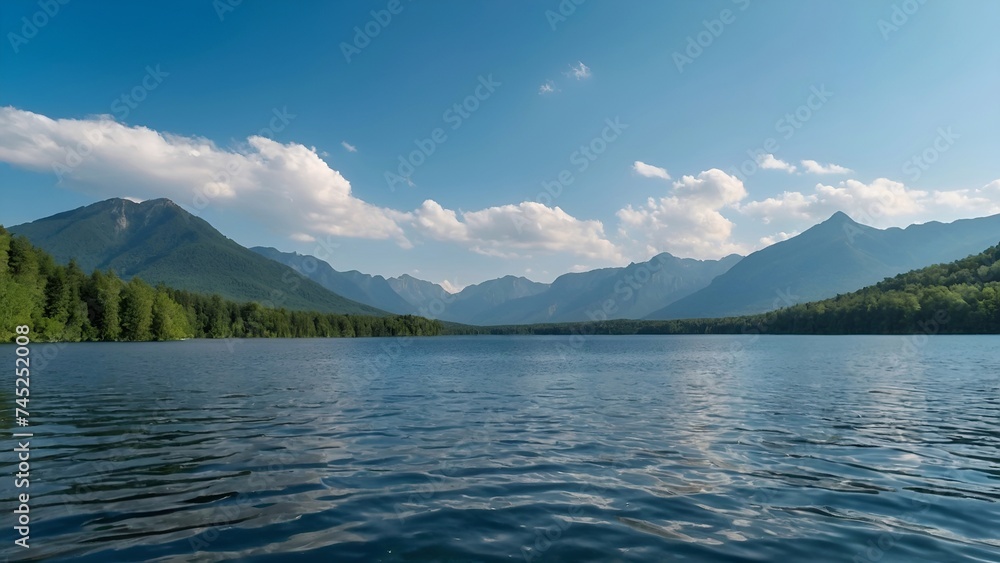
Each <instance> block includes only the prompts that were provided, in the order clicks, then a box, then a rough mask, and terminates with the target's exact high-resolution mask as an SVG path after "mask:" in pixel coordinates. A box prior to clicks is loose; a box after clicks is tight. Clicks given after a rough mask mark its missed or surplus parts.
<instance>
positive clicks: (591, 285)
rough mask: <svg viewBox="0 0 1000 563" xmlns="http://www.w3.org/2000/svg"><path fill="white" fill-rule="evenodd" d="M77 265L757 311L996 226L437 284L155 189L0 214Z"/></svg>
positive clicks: (821, 232) (636, 313)
mask: <svg viewBox="0 0 1000 563" xmlns="http://www.w3.org/2000/svg"><path fill="white" fill-rule="evenodd" d="M10 231H11V232H13V233H14V234H18V235H23V236H25V237H27V238H28V239H29V240H30V241H31V242H32V243H33V244H35V245H36V246H39V247H41V248H42V249H44V250H46V251H47V252H49V253H50V254H52V255H53V256H54V257H55V258H56V259H57V260H58V261H60V262H63V263H65V262H68V261H69V260H70V259H74V260H76V262H77V263H78V264H79V265H80V267H81V268H83V269H84V270H85V271H90V270H93V269H109V268H110V269H113V270H114V271H115V272H116V273H118V274H119V275H120V276H122V277H123V278H130V277H133V276H139V277H141V278H143V279H144V280H146V281H148V282H150V283H154V284H155V283H163V284H166V285H169V286H172V287H177V288H179V289H187V290H190V291H196V292H203V293H218V294H220V295H222V296H223V297H226V298H228V299H233V300H237V301H262V302H265V303H270V304H274V305H277V306H282V307H285V308H288V309H299V310H316V311H321V312H334V313H346V314H368V315H372V314H385V313H387V312H388V313H395V314H414V315H421V316H426V317H432V318H437V319H441V320H445V321H452V322H457V323H463V324H475V325H501V324H502V325H507V324H529V323H560V322H575V321H586V320H603V319H642V318H647V319H679V318H712V317H724V316H734V315H743V314H752V313H760V312H764V311H769V310H773V309H776V308H781V307H786V306H790V305H793V304H795V303H801V302H806V301H813V300H818V299H825V298H829V297H833V296H835V295H838V294H842V293H848V292H852V291H855V290H858V289H860V288H862V287H865V286H868V285H871V284H874V283H877V282H879V281H881V280H882V279H884V278H886V277H891V276H895V275H897V274H900V273H903V272H906V271H909V270H913V269H917V268H922V267H926V266H930V265H932V264H936V263H942V262H948V261H952V260H956V259H958V258H962V257H964V256H968V255H969V254H973V253H976V252H979V251H981V250H982V249H983V248H986V247H988V246H990V245H991V244H995V243H996V241H997V240H998V239H1000V215H994V216H991V217H982V218H978V219H966V220H960V221H955V222H953V223H938V222H931V223H926V224H921V225H911V226H909V227H907V228H905V229H899V228H891V229H876V228H873V227H868V226H865V225H862V224H860V223H857V222H855V221H853V220H852V219H851V218H850V217H848V216H847V215H845V214H844V213H840V212H838V213H836V214H834V215H833V216H832V217H830V218H829V219H828V220H826V221H824V222H822V223H820V224H818V225H815V226H814V227H812V228H810V229H808V230H806V231H805V232H803V233H801V234H799V235H798V236H795V237H792V238H790V239H788V240H785V241H782V242H779V243H776V244H773V245H771V246H768V247H767V248H764V249H762V250H759V251H757V252H754V253H752V254H750V255H748V256H746V257H741V256H738V255H730V256H726V257H724V258H721V259H719V260H694V259H690V258H678V257H675V256H672V255H670V254H668V253H662V254H659V255H657V256H654V257H653V258H652V259H650V260H648V261H646V262H639V263H632V264H629V265H628V266H625V267H621V268H602V269H597V270H592V271H587V272H577V273H568V274H564V275H562V276H559V277H557V278H556V279H555V280H553V281H552V283H548V284H546V283H538V282H535V281H532V280H529V279H527V278H524V277H515V276H504V277H502V278H498V279H494V280H488V281H485V282H482V283H479V284H475V285H470V286H468V287H466V288H464V289H463V290H462V291H460V292H458V293H454V294H453V293H449V292H448V291H446V290H445V289H444V288H443V287H442V286H441V285H439V284H435V283H432V282H428V281H425V280H421V279H418V278H415V277H413V276H410V275H408V274H403V275H401V276H399V277H394V278H385V277H382V276H373V275H369V274H365V273H362V272H359V271H356V270H351V271H346V272H341V271H337V270H335V269H334V268H333V267H332V266H330V264H328V263H326V262H324V261H322V260H319V259H318V258H315V257H313V256H308V255H302V254H297V253H290V252H282V251H280V250H278V249H275V248H265V247H255V248H252V249H247V248H244V247H242V246H240V245H239V244H237V243H236V242H234V241H232V240H230V239H228V238H226V237H225V236H224V235H223V234H222V233H220V232H218V231H217V230H215V229H214V228H213V227H212V226H211V225H210V224H208V223H207V222H205V221H204V220H202V219H200V218H198V217H195V216H193V215H191V214H189V213H187V212H186V211H184V210H183V209H181V208H180V207H179V206H177V205H176V204H174V203H173V202H171V201H169V200H166V199H157V200H149V201H145V202H142V203H134V202H132V201H129V200H124V199H111V200H107V201H102V202H99V203H95V204H92V205H89V206H86V207H81V208H79V209H75V210H72V211H67V212H64V213H59V214H57V215H53V216H51V217H47V218H44V219H39V220H37V221H34V222H31V223H26V224H23V225H18V226H15V227H12V228H10Z"/></svg>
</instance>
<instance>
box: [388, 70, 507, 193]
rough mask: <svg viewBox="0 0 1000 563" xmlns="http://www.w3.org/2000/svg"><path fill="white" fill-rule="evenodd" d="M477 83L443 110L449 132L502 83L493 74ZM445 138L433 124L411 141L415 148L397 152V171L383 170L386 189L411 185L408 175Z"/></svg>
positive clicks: (443, 130) (411, 174) (456, 128)
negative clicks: (469, 91) (424, 132)
mask: <svg viewBox="0 0 1000 563" xmlns="http://www.w3.org/2000/svg"><path fill="white" fill-rule="evenodd" d="M477 82H478V83H477V84H476V87H475V89H474V90H473V91H472V93H471V94H469V95H468V96H466V97H465V98H463V99H462V100H461V101H459V102H455V103H454V104H452V105H451V107H449V108H447V109H445V110H444V112H443V113H442V114H441V120H442V121H444V123H445V124H446V125H448V126H449V128H450V129H451V130H452V131H457V130H458V129H459V128H460V127H462V125H464V124H465V122H466V121H467V120H468V119H469V118H470V117H472V115H473V114H474V113H476V112H477V111H478V110H479V108H480V107H481V106H482V103H483V102H485V101H486V100H488V99H490V97H492V96H493V94H494V93H495V92H496V91H497V88H499V87H500V86H502V83H500V82H497V81H496V80H494V79H493V75H492V74H488V75H486V76H483V75H479V77H478V81H477ZM447 140H448V133H447V132H446V131H445V129H444V128H443V127H435V128H434V129H433V130H431V132H430V134H429V135H428V136H427V137H425V138H423V139H414V140H413V144H414V145H415V146H416V149H415V150H413V151H410V152H409V153H408V154H406V155H402V154H401V155H399V157H398V159H397V160H398V161H399V165H398V166H397V167H396V172H395V173H393V172H392V171H389V170H386V171H385V174H384V176H385V181H386V183H387V184H388V185H389V190H390V191H393V192H395V191H396V185H397V184H405V185H407V186H411V187H412V186H414V185H415V184H414V183H413V180H412V178H411V176H413V173H414V172H415V171H416V169H417V168H420V167H421V166H423V165H424V163H425V162H427V159H428V158H430V156H431V155H433V154H434V153H435V152H437V150H438V148H439V147H440V146H441V145H442V144H444V143H445V141H447Z"/></svg>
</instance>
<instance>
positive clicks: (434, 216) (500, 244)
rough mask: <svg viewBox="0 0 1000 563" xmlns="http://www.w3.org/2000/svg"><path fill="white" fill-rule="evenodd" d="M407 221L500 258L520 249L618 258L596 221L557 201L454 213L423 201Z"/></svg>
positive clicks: (435, 236)
mask: <svg viewBox="0 0 1000 563" xmlns="http://www.w3.org/2000/svg"><path fill="white" fill-rule="evenodd" d="M412 216H413V217H412V224H413V226H414V227H415V228H416V229H417V230H418V231H419V232H422V233H424V234H425V235H426V236H427V237H429V238H432V239H435V240H441V241H451V242H458V243H462V244H465V245H466V246H468V247H469V249H470V250H472V251H473V252H478V253H480V254H485V255H488V256H498V257H503V258H514V257H522V256H523V253H524V252H531V251H544V252H565V253H570V254H575V255H578V256H585V257H588V258H595V259H603V260H609V261H620V260H621V259H622V257H621V253H620V251H619V249H618V248H617V247H616V246H615V245H614V244H613V243H611V242H610V241H609V240H608V239H607V238H606V237H605V235H604V226H603V225H602V224H601V222H600V221H593V220H591V221H583V220H580V219H577V218H575V217H573V216H571V215H569V214H567V213H566V212H565V211H563V210H562V209H560V208H558V207H547V206H545V205H542V204H541V203H536V202H530V201H526V202H522V203H520V204H518V205H502V206H499V207H489V208H487V209H482V210H479V211H465V212H461V219H459V213H456V212H455V211H452V210H450V209H445V208H443V207H441V205H440V204H439V203H437V202H436V201H434V200H427V201H424V203H423V205H421V206H420V208H418V209H417V210H416V211H414V212H413V214H412Z"/></svg>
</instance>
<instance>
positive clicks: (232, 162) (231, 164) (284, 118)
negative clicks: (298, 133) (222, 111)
mask: <svg viewBox="0 0 1000 563" xmlns="http://www.w3.org/2000/svg"><path fill="white" fill-rule="evenodd" d="M271 114H272V117H271V119H270V121H269V122H268V124H267V127H263V128H261V129H260V130H259V131H257V133H256V136H257V137H264V138H266V139H271V140H274V136H275V135H277V134H278V133H280V132H282V131H284V130H285V128H286V127H288V125H289V124H290V123H291V122H292V121H293V120H294V119H295V118H296V117H298V115H296V114H294V113H291V112H289V111H288V106H283V107H282V108H281V109H278V108H277V107H274V108H271ZM243 163H244V159H242V158H233V159H229V160H228V161H227V162H226V166H225V168H224V169H222V170H220V171H218V172H216V173H215V174H214V175H213V176H212V178H211V181H210V182H207V183H205V184H204V185H202V186H199V187H197V188H195V190H194V196H193V197H192V198H191V207H192V209H194V212H195V214H197V213H198V212H200V211H204V209H205V208H206V207H208V206H209V204H211V202H212V200H213V199H215V198H217V197H219V196H221V195H222V194H223V193H225V189H226V188H227V187H228V186H231V185H232V182H233V179H234V178H235V177H236V176H237V175H238V174H239V173H240V171H241V170H242V169H243Z"/></svg>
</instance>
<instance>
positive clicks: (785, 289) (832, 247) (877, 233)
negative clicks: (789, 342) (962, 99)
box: [646, 212, 1000, 319]
mask: <svg viewBox="0 0 1000 563" xmlns="http://www.w3.org/2000/svg"><path fill="white" fill-rule="evenodd" d="M998 239H1000V215H994V216H991V217H981V218H978V219H966V220H961V221H955V222H953V223H947V224H944V223H937V222H932V223H926V224H922V225H911V226H909V227H907V228H905V229H898V228H892V229H884V230H883V229H876V228H873V227H868V226H865V225H861V224H859V223H856V222H855V221H853V220H851V218H850V217H848V216H847V215H845V214H844V213H841V212H838V213H836V214H834V215H833V216H832V217H830V219H828V220H826V221H824V222H823V223H820V224H819V225H816V226H814V227H812V228H810V229H808V230H806V231H805V232H803V233H802V234H800V235H798V236H796V237H793V238H790V239H788V240H786V241H783V242H779V243H777V244H773V245H771V246H769V247H767V248H764V249H762V250H759V251H757V252H754V253H753V254H750V255H749V256H747V257H746V258H744V259H743V260H742V261H740V263H738V264H736V265H735V266H733V268H732V269H730V270H729V271H728V272H726V273H724V274H722V275H720V276H719V277H717V278H715V279H714V280H712V283H710V284H709V285H708V287H706V288H704V289H702V290H700V291H698V292H696V293H693V294H691V295H689V296H687V297H685V298H683V299H680V300H678V301H676V302H675V303H672V304H670V305H668V306H666V307H664V308H663V309H660V310H659V311H656V312H654V313H652V314H650V315H649V316H648V317H646V318H648V319H686V318H718V317H728V316H738V315H750V314H754V313H761V312H764V311H769V310H774V309H778V308H781V307H787V306H789V305H793V304H795V303H804V302H808V301H816V300H819V299H826V298H828V297H832V296H834V295H837V294H838V293H846V292H849V291H855V290H857V289H860V288H862V287H865V286H868V285H871V284H874V283H877V282H878V281H880V280H882V279H885V278H887V277H890V276H894V275H896V274H899V273H902V272H906V271H909V270H913V269H916V268H922V267H925V266H929V265H931V264H937V263H942V262H948V261H951V260H955V259H957V258H960V257H962V256H968V255H970V254H972V253H975V252H978V251H979V250H981V249H983V248H986V247H987V246H989V245H990V244H993V243H994V242H996V241H997V240H998Z"/></svg>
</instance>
